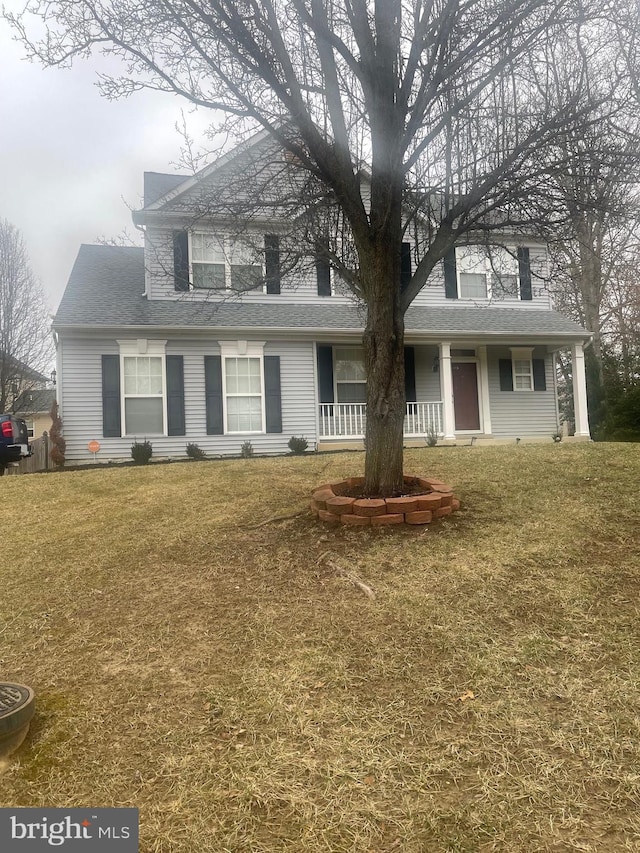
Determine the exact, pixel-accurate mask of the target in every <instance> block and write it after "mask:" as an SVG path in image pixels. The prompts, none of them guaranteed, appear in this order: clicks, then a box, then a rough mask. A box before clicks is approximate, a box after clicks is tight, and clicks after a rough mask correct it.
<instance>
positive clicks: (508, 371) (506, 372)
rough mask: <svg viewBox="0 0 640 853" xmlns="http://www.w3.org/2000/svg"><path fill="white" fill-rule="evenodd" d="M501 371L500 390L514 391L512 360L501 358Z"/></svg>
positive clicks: (499, 365)
mask: <svg viewBox="0 0 640 853" xmlns="http://www.w3.org/2000/svg"><path fill="white" fill-rule="evenodd" d="M498 367H499V369H500V390H501V391H513V368H512V366H511V359H510V358H501V359H500V361H499V362H498Z"/></svg>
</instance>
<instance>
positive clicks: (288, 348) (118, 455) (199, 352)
mask: <svg viewBox="0 0 640 853" xmlns="http://www.w3.org/2000/svg"><path fill="white" fill-rule="evenodd" d="M166 352H167V355H182V356H183V357H184V391H185V423H186V435H183V436H166V435H165V436H153V437H151V438H150V440H151V442H152V444H153V455H154V457H163V456H165V457H166V456H170V457H174V458H177V459H183V458H186V456H185V448H186V445H187V444H188V443H190V442H192V443H195V444H197V445H198V446H199V447H201V448H202V449H203V450H204V451H205V452H206V453H207V454H209V455H211V456H225V455H235V456H237V455H239V453H240V446H241V444H242V440H243V439H242V437H241V436H238V435H207V427H206V401H205V387H204V356H205V355H220V354H221V352H220V346H219V343H218V341H217V340H216V339H215V337H213V336H209V337H205V336H202V335H200V336H195V335H194V336H191V337H183V338H175V339H173V340H171V339H170V340H168V341H167V346H166ZM118 353H119V347H118V344H117V342H116V340H115V338H99V337H96V336H95V335H94V336H91V337H80V336H78V337H67V336H65V337H63V338H62V339H61V341H60V345H59V361H60V367H59V370H60V371H61V372H62V375H63V376H64V381H63V383H61V384H60V388H59V390H60V392H61V395H62V399H61V406H62V410H63V414H62V417H63V420H64V436H65V439H66V442H67V452H66V457H67V459H68V461H69V462H70V463H71V464H73V463H79V462H91V461H93V455H92V454H91V453H90V452H89V450H88V449H87V443H88V442H89V441H90V440H91V439H97V440H98V441H99V442H100V444H101V450H100V452H99V453H98V454H97V461H98V462H106V461H108V460H110V459H114V460H116V459H120V460H123V461H124V460H128V459H130V458H131V437H126V436H123V437H122V438H104V437H103V435H102V362H101V357H102V355H118ZM264 354H265V355H278V356H280V382H281V395H282V430H283V431H282V433H262V434H258V435H255V436H251V443H252V445H253V448H254V450H255V452H256V453H257V454H269V453H287V452H288V446H287V445H288V441H289V439H290V438H291V436H294V435H295V436H298V437H300V436H304V437H305V438H306V439H307V441H308V442H309V447H310V448H313V447H315V445H316V442H317V435H316V405H315V404H316V394H315V353H314V347H313V343H312V342H311V341H308V342H295V341H268V342H267V343H266V344H265V346H264ZM123 430H124V424H123Z"/></svg>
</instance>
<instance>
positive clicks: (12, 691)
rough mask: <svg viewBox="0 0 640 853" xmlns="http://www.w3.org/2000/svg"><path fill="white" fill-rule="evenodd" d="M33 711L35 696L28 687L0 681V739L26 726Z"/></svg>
mask: <svg viewBox="0 0 640 853" xmlns="http://www.w3.org/2000/svg"><path fill="white" fill-rule="evenodd" d="M35 710H36V707H35V694H34V692H33V690H32V689H31V688H30V687H25V686H24V684H12V683H10V682H7V681H0V737H2V736H3V735H6V734H9V733H11V732H14V731H16V730H17V729H20V728H22V726H24V725H26V724H27V723H28V722H29V721H30V720H31V717H33V715H34V712H35Z"/></svg>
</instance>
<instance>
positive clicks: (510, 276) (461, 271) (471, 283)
mask: <svg viewBox="0 0 640 853" xmlns="http://www.w3.org/2000/svg"><path fill="white" fill-rule="evenodd" d="M456 268H457V273H458V298H459V299H476V300H486V299H504V298H515V299H519V298H520V278H519V267H518V258H517V250H516V248H515V247H510V248H504V247H502V246H492V247H491V248H488V247H486V246H458V247H457V248H456Z"/></svg>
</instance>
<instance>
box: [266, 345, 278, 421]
mask: <svg viewBox="0 0 640 853" xmlns="http://www.w3.org/2000/svg"><path fill="white" fill-rule="evenodd" d="M281 396H282V395H281V391H280V356H279V355H265V357H264V413H265V419H266V427H267V432H282V399H281Z"/></svg>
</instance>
